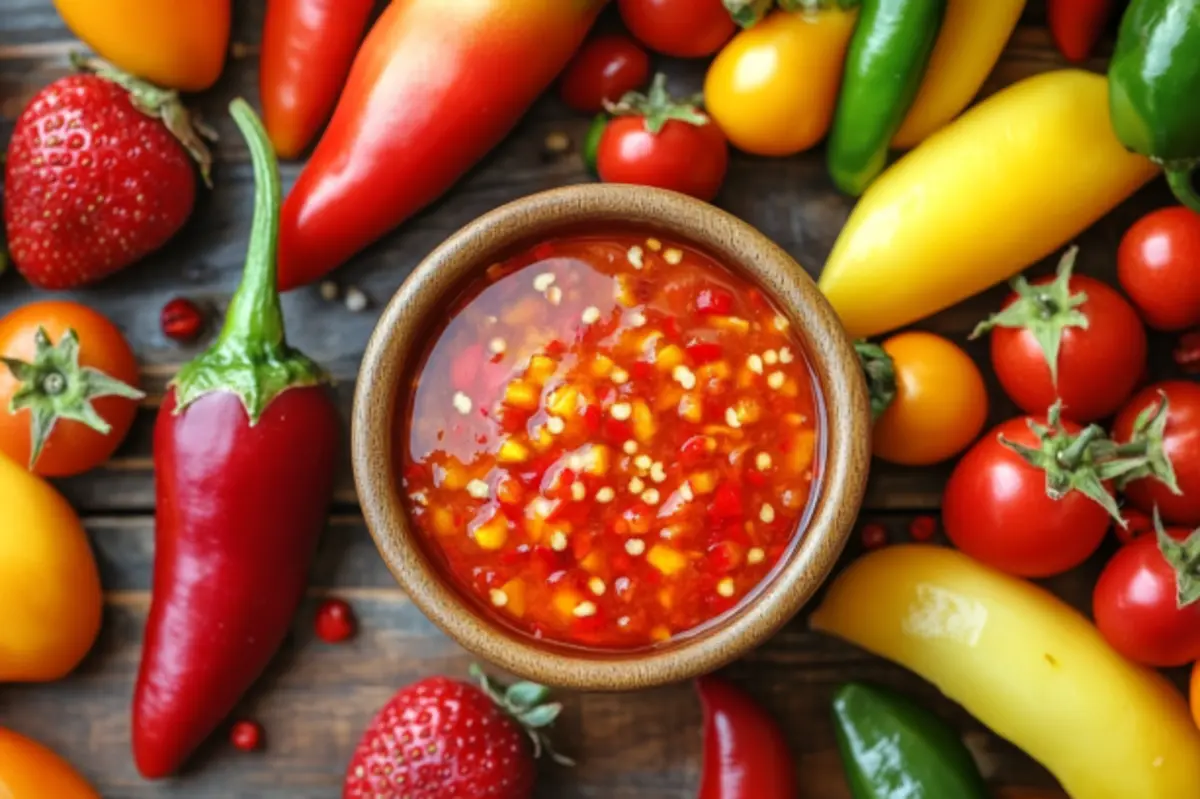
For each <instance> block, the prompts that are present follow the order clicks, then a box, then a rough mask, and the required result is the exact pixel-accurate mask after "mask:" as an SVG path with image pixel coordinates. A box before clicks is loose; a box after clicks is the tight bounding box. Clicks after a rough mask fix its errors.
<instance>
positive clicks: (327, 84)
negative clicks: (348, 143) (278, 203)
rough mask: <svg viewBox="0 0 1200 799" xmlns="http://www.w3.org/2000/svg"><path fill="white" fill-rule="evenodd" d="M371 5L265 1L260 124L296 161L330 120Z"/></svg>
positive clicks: (335, 0)
mask: <svg viewBox="0 0 1200 799" xmlns="http://www.w3.org/2000/svg"><path fill="white" fill-rule="evenodd" d="M374 5H375V3H374V0H269V2H268V3H267V20H266V23H265V24H264V26H263V42H262V57H261V60H260V64H259V96H260V97H261V99H262V109H263V124H264V125H266V128H267V133H268V134H269V135H270V137H271V144H273V145H274V146H275V152H276V153H278V154H279V157H280V158H295V157H297V156H298V155H300V153H301V152H302V151H303V150H304V148H305V147H307V146H308V143H309V142H311V141H312V140H313V137H314V136H316V135H317V131H318V130H320V129H321V125H323V124H324V123H325V121H326V120H328V119H329V114H330V113H331V112H332V111H333V105H334V103H336V102H337V99H338V95H339V94H341V91H342V86H344V85H345V83H346V75H347V74H349V72H350V64H351V63H353V61H354V54H355V53H356V52H357V51H358V45H359V42H361V41H362V37H363V32H364V31H365V30H366V29H367V20H368V19H369V18H370V16H371V9H372V8H373V7H374Z"/></svg>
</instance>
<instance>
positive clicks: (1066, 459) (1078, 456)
mask: <svg viewBox="0 0 1200 799" xmlns="http://www.w3.org/2000/svg"><path fill="white" fill-rule="evenodd" d="M1102 438H1104V428H1102V427H1100V425H1095V424H1093V425H1089V426H1088V427H1085V428H1084V429H1083V432H1082V433H1080V434H1079V436H1078V438H1076V439H1075V440H1074V441H1072V442H1071V444H1070V445H1069V446H1067V448H1066V449H1064V450H1063V451H1062V452H1060V453H1058V463H1059V465H1060V466H1062V467H1063V468H1064V469H1070V470H1074V469H1078V468H1079V466H1080V465H1081V464H1082V463H1083V459H1084V457H1085V456H1087V455H1088V450H1089V449H1090V448H1091V446H1092V444H1094V443H1095V442H1097V441H1099V440H1100V439H1102Z"/></svg>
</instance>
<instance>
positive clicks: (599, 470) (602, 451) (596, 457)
mask: <svg viewBox="0 0 1200 799" xmlns="http://www.w3.org/2000/svg"><path fill="white" fill-rule="evenodd" d="M585 462H586V463H587V470H588V473H589V474H594V475H596V476H597V477H603V476H604V475H606V474H608V470H609V468H611V466H612V450H610V449H609V448H608V447H606V446H605V445H603V444H592V445H591V446H590V447H588V451H587V455H586V456H585Z"/></svg>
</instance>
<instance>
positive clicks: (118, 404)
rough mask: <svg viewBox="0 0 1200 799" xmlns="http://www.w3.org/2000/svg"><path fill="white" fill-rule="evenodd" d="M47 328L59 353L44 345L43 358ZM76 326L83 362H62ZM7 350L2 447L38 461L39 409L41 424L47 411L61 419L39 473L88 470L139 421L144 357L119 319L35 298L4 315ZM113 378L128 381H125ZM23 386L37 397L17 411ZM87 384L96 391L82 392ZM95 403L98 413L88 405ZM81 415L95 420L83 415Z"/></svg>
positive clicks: (0, 352)
mask: <svg viewBox="0 0 1200 799" xmlns="http://www.w3.org/2000/svg"><path fill="white" fill-rule="evenodd" d="M39 329H40V330H42V331H44V332H45V334H46V336H47V337H48V339H49V343H50V345H52V346H53V347H54V350H53V352H49V351H46V350H44V349H43V355H42V356H41V357H38V350H39V345H38V331H39ZM70 330H73V331H75V334H76V336H77V338H78V341H79V348H78V366H79V368H78V369H75V368H73V367H72V365H71V364H70V363H66V364H64V363H63V362H62V361H61V357H62V356H63V355H64V354H65V350H64V347H63V338H64V336H66V334H67V332H68V331H70ZM0 357H2V358H4V359H6V362H9V363H10V365H9V366H8V367H7V368H6V367H3V366H0V452H3V453H4V454H5V455H8V456H9V457H10V458H12V459H14V460H16V461H18V462H19V463H24V464H30V462H31V460H33V458H32V456H33V454H34V452H33V450H34V447H33V443H32V442H33V440H34V435H35V433H34V431H35V427H36V425H35V421H38V420H35V418H34V416H35V414H39V413H40V414H42V415H43V420H42V421H41V422H39V424H41V425H43V426H44V419H45V418H50V419H54V421H53V426H52V427H51V428H50V432H49V435H48V436H46V437H45V442H44V445H43V447H42V449H41V452H40V453H39V454H38V455H37V458H36V460H33V463H32V464H31V467H32V469H33V471H35V472H37V473H38V474H42V475H46V476H49V477H63V476H67V475H73V474H80V473H81V472H85V471H87V470H88V469H92V468H94V467H96V466H98V465H100V464H101V463H103V462H104V461H106V460H108V459H109V458H110V457H111V456H112V454H113V452H114V451H115V450H116V449H117V447H118V446H119V445H120V443H121V441H122V440H123V439H124V438H125V435H126V434H127V433H128V432H129V428H130V426H131V425H132V424H133V419H134V416H135V415H136V414H137V405H138V404H137V399H138V398H140V397H141V392H139V391H137V390H136V388H134V386H136V385H137V379H138V365H137V359H136V358H135V357H134V355H133V350H131V349H130V348H129V343H128V342H126V341H125V338H124V336H122V335H121V331H120V330H118V329H117V327H116V325H114V324H113V323H112V322H110V321H109V320H108V319H106V318H105V317H104V316H102V315H101V314H99V313H97V312H96V311H93V310H92V309H90V308H87V307H86V306H83V305H80V304H78V303H74V302H65V301H56V300H52V301H46V302H35V303H31V304H29V305H26V306H24V307H21V308H18V309H17V310H15V311H13V312H12V313H10V314H8V315H7V316H5V317H3V318H2V319H0ZM12 361H19V362H21V363H24V364H26V365H33V371H34V372H35V373H36V374H26V375H22V376H20V377H18V375H19V373H20V372H19V369H17V368H16V367H15V366H14V365H12V364H11V362H12ZM27 368H28V367H27ZM97 372H99V373H100V374H97ZM105 377H107V378H109V379H107V380H106V379H105ZM112 381H117V382H118V383H120V384H123V385H124V388H122V387H121V386H120V385H117V384H115V383H113V382H112ZM22 386H24V387H25V391H26V392H27V393H29V398H28V402H30V403H32V404H31V405H30V406H28V407H20V408H19V409H18V410H15V411H14V410H13V405H12V403H13V401H14V397H15V396H16V395H17V394H18V392H19V391H21V390H22ZM52 386H53V388H51V387H52ZM89 387H90V388H89ZM31 388H32V392H30V389H31ZM81 390H87V391H88V392H89V393H91V394H92V395H93V396H94V397H95V398H94V399H91V400H83V399H80V398H79V396H78V394H79V391H81ZM24 402H26V400H25V399H21V398H18V399H17V403H18V405H23V403H24ZM89 404H90V406H91V408H92V410H93V411H94V412H95V418H93V417H92V416H91V415H90V414H88V412H87V411H86V406H87V405H89ZM39 408H40V411H39ZM80 414H82V415H83V418H87V419H89V420H90V422H84V421H80V420H79V419H80V418H81V416H80ZM97 419H98V420H100V422H99V424H96V422H97ZM105 425H107V426H108V430H107V431H106V432H105V431H104V427H105Z"/></svg>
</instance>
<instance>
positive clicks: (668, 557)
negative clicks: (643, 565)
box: [646, 544, 688, 577]
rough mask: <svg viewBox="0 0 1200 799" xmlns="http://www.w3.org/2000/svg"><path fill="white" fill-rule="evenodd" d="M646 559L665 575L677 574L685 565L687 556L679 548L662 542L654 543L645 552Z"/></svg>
mask: <svg viewBox="0 0 1200 799" xmlns="http://www.w3.org/2000/svg"><path fill="white" fill-rule="evenodd" d="M646 561H647V562H648V563H649V564H650V565H651V566H653V567H654V568H656V569H658V570H659V571H660V572H662V574H663V575H664V576H666V577H670V576H672V575H675V574H678V573H679V572H681V571H683V569H684V567H686V566H687V563H688V562H687V557H686V556H685V555H683V554H682V553H681V552H679V550H677V549H672V548H671V547H668V546H665V545H663V544H655V545H654V546H652V547H650V551H649V552H648V553H646Z"/></svg>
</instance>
